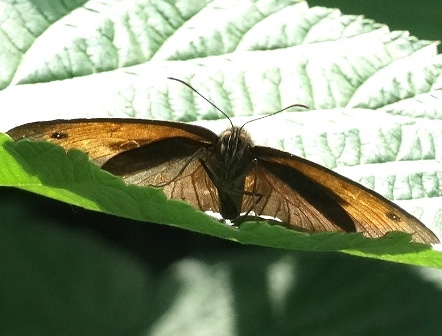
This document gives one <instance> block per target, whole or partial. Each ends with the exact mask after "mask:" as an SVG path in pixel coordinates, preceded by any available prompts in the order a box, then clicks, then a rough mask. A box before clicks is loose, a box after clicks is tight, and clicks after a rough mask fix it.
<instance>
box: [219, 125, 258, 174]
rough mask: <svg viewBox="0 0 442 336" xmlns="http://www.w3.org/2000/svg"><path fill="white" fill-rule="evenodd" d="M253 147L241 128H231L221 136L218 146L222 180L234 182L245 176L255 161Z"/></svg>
mask: <svg viewBox="0 0 442 336" xmlns="http://www.w3.org/2000/svg"><path fill="white" fill-rule="evenodd" d="M251 147H252V141H251V139H250V136H249V135H248V133H247V132H246V131H244V130H243V129H241V128H239V127H233V128H229V129H227V130H226V131H224V132H223V133H222V134H221V136H220V137H219V141H218V144H217V146H216V152H217V156H218V162H219V165H220V166H219V168H218V169H217V170H218V171H219V172H218V173H219V178H220V179H221V180H223V181H225V182H229V181H234V180H236V179H237V178H239V177H240V176H242V175H244V173H245V172H246V170H247V168H248V167H249V166H250V163H251V161H252V159H253V158H252V156H251Z"/></svg>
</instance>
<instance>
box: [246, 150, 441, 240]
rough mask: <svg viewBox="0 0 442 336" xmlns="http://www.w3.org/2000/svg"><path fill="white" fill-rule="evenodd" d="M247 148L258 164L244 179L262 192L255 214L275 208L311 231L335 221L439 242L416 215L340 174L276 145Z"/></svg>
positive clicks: (376, 233)
mask: <svg viewBox="0 0 442 336" xmlns="http://www.w3.org/2000/svg"><path fill="white" fill-rule="evenodd" d="M253 153H254V155H255V157H257V158H258V161H257V167H258V168H257V169H253V168H251V169H250V171H249V172H248V175H247V179H246V181H248V182H247V183H246V184H247V185H248V187H247V188H249V189H250V188H251V187H252V186H253V183H254V181H255V176H256V184H257V186H256V187H255V189H256V190H257V193H262V194H263V197H262V201H261V202H263V203H262V204H260V205H259V206H258V207H257V210H258V211H257V212H258V213H259V214H261V215H269V216H273V215H274V214H278V216H277V217H282V218H281V219H283V221H284V222H286V223H287V224H289V225H292V226H295V227H298V226H301V227H303V228H307V229H309V228H311V227H313V231H328V230H329V228H333V227H335V228H336V227H337V228H338V231H356V232H362V233H363V234H364V235H365V236H367V237H381V236H383V235H385V234H386V233H387V232H390V231H403V232H407V233H410V234H411V235H412V240H413V241H415V242H420V243H426V244H429V243H439V239H438V238H437V236H436V235H435V234H434V233H433V232H432V231H431V230H429V229H428V228H427V227H426V226H425V225H424V224H422V223H421V222H420V221H419V220H418V219H417V218H415V217H414V216H412V215H410V214H409V213H407V212H405V211H404V210H402V209H401V208H400V207H398V206H397V205H396V204H394V203H393V202H391V201H389V200H387V199H386V198H384V197H383V196H381V195H379V194H378V193H376V192H374V191H372V190H370V189H368V188H366V187H364V186H362V185H360V184H358V183H356V182H354V181H351V180H350V179H348V178H346V177H344V176H341V175H339V174H337V173H335V172H333V171H331V170H329V169H327V168H325V167H322V166H320V165H317V164H315V163H313V162H311V161H308V160H305V159H302V158H300V157H297V156H294V155H291V154H289V153H286V152H282V151H279V150H276V149H272V148H268V147H259V146H256V147H253ZM255 171H257V173H256V172H255ZM312 186H314V189H311V188H312ZM293 195H295V196H293ZM245 199H247V198H245ZM293 200H296V202H295V201H293ZM330 200H331V202H330V203H328V201H330ZM247 202H248V203H249V204H250V200H247V201H245V203H247ZM249 204H248V205H246V206H250V205H249ZM297 207H299V208H297ZM339 208H340V209H339ZM260 211H262V212H260ZM309 216H310V217H309ZM284 219H286V221H285V220H284ZM352 228H354V229H352ZM310 230H311V229H310ZM335 230H336V229H335ZM335 230H332V231H335Z"/></svg>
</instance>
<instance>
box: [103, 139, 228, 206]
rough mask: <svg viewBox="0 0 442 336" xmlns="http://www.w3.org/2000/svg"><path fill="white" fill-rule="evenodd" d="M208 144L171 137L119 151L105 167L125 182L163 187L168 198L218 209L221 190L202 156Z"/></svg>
mask: <svg viewBox="0 0 442 336" xmlns="http://www.w3.org/2000/svg"><path fill="white" fill-rule="evenodd" d="M207 147H210V145H207V146H202V144H201V142H199V141H194V140H191V139H188V138H170V139H165V140H162V141H158V142H155V143H151V144H149V145H144V146H142V147H139V148H135V149H131V150H128V151H125V152H123V153H120V154H118V155H116V156H114V157H113V158H111V159H109V161H107V162H106V163H105V164H104V165H103V166H102V168H103V169H105V170H107V171H109V172H111V173H112V174H115V175H118V176H121V177H122V178H123V179H124V180H125V182H126V183H130V184H136V185H139V186H154V187H161V189H162V190H163V191H164V193H165V194H166V196H167V197H169V198H173V199H178V200H182V201H185V202H187V203H189V204H191V205H193V206H194V207H196V208H198V209H200V210H202V211H213V212H219V197H218V191H217V189H216V187H215V185H214V184H213V182H212V180H211V179H210V177H209V176H208V175H207V172H206V170H205V169H204V167H203V165H202V164H201V160H200V159H201V158H202V157H204V156H205V155H206V153H207V150H206V148H207Z"/></svg>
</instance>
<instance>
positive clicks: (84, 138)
mask: <svg viewBox="0 0 442 336" xmlns="http://www.w3.org/2000/svg"><path fill="white" fill-rule="evenodd" d="M8 135H9V136H10V137H11V138H13V139H14V140H18V139H21V138H28V139H30V140H45V141H50V142H54V143H56V144H58V145H60V146H62V147H64V148H65V149H72V148H75V149H80V150H83V151H85V152H87V153H88V154H89V157H90V158H91V159H92V160H93V161H95V162H96V163H97V164H99V165H100V166H101V165H103V164H104V163H106V162H107V161H108V160H109V159H110V158H112V157H113V156H115V155H117V154H119V153H122V152H125V151H128V150H131V149H133V148H138V147H141V146H144V145H148V144H150V143H153V142H156V141H158V140H164V139H167V138H177V137H181V138H186V139H191V140H195V141H199V142H202V143H212V142H214V141H216V139H217V135H216V134H215V133H213V132H212V131H210V130H208V129H205V128H203V127H199V126H194V125H188V124H182V123H174V122H167V121H159V120H135V119H75V120H53V121H45V122H35V123H30V124H25V125H22V126H18V127H15V128H13V129H11V130H10V131H8Z"/></svg>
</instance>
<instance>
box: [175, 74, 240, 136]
mask: <svg viewBox="0 0 442 336" xmlns="http://www.w3.org/2000/svg"><path fill="white" fill-rule="evenodd" d="M167 79H171V80H174V81H177V82H180V83H181V84H184V85H185V86H187V87H188V88H190V89H191V90H192V91H193V92H195V93H196V94H197V95H198V96H200V97H201V98H203V99H204V100H205V101H206V102H208V103H209V104H210V105H212V106H213V107H214V108H216V109H217V110H218V111H219V112H221V113H222V114H223V115H224V116H225V117H226V118H227V119H229V122H230V125H232V127H233V123H232V120H230V118H229V116H228V115H227V114H225V113H224V112H223V111H222V110H221V109H220V108H219V107H218V106H216V105H215V104H214V103H212V102H211V101H210V100H209V99H207V98H206V97H204V96H203V95H202V94H201V93H199V92H198V91H197V90H196V89H194V88H193V87H192V86H191V85H190V84H188V83H186V82H185V81H182V80H181V79H178V78H175V77H167Z"/></svg>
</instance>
